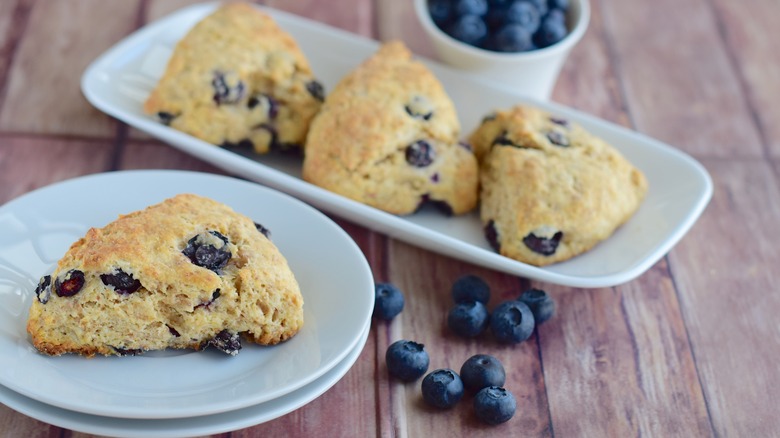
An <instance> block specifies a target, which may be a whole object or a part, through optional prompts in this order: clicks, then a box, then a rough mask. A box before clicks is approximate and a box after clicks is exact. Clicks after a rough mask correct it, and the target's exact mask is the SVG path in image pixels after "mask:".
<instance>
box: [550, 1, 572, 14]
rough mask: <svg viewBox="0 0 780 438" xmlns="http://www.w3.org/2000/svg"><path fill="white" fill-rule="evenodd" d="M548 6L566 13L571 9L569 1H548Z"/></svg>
mask: <svg viewBox="0 0 780 438" xmlns="http://www.w3.org/2000/svg"><path fill="white" fill-rule="evenodd" d="M547 6H548V7H549V8H550V10H552V9H560V10H562V11H565V10H567V9H569V0H547Z"/></svg>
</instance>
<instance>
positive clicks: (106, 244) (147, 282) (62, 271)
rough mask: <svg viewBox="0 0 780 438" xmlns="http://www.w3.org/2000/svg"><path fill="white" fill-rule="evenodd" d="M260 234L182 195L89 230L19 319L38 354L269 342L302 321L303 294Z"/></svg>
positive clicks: (213, 205) (218, 207) (229, 347)
mask: <svg viewBox="0 0 780 438" xmlns="http://www.w3.org/2000/svg"><path fill="white" fill-rule="evenodd" d="M269 236H270V234H269V232H268V230H267V229H266V228H264V227H263V226H261V225H259V224H256V223H254V222H253V221H252V220H251V219H249V218H248V217H246V216H244V215H241V214H239V213H237V212H235V211H233V210H232V209H231V208H230V207H228V206H226V205H224V204H222V203H219V202H217V201H214V200H211V199H209V198H205V197H201V196H197V195H191V194H181V195H177V196H175V197H173V198H170V199H167V200H165V201H163V202H162V203H160V204H156V205H153V206H150V207H148V208H146V209H144V210H141V211H136V212H134V213H130V214H127V215H124V216H120V217H119V218H118V219H117V220H115V221H114V222H111V223H110V224H108V225H106V226H105V227H103V228H99V229H98V228H91V229H90V230H89V231H88V232H87V234H86V235H85V236H84V237H83V238H81V239H79V240H78V241H76V242H75V243H74V244H73V245H72V246H71V247H70V249H69V250H68V251H67V252H66V254H65V255H64V256H63V257H62V259H60V260H59V262H58V263H57V266H56V268H55V270H54V272H53V273H52V274H51V275H47V276H44V277H43V278H42V279H41V280H40V282H39V284H38V287H37V289H36V291H35V295H36V296H35V298H34V299H33V302H32V306H31V308H30V315H29V318H28V321H27V331H28V333H29V334H30V335H31V336H32V342H33V345H34V346H35V347H36V348H37V349H38V350H39V351H41V352H42V353H45V354H49V355H60V354H63V353H78V354H81V355H85V356H94V355H96V354H102V355H107V356H108V355H120V356H124V355H135V354H140V353H142V352H144V351H148V350H161V349H166V348H178V349H195V350H200V349H203V348H207V347H214V348H216V349H218V350H221V351H223V352H225V353H228V354H231V355H235V354H236V353H238V351H239V350H240V349H241V339H246V340H249V341H251V342H255V343H258V344H261V345H273V344H277V343H279V342H282V341H284V340H287V339H289V338H291V337H292V336H294V335H295V334H296V333H297V332H298V330H299V329H300V328H301V327H302V325H303V298H302V296H301V293H300V290H299V286H298V283H297V281H296V279H295V276H294V275H293V273H292V271H291V270H290V268H289V266H288V264H287V261H286V260H285V258H284V256H283V255H282V254H281V253H280V252H279V250H278V249H277V247H276V246H275V245H274V244H273V243H272V242H271V240H270V239H269Z"/></svg>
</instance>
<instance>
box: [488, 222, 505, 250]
mask: <svg viewBox="0 0 780 438" xmlns="http://www.w3.org/2000/svg"><path fill="white" fill-rule="evenodd" d="M485 238H486V239H487V241H488V243H489V244H490V247H491V248H493V250H494V251H496V252H501V243H500V242H499V240H498V230H497V229H496V223H495V222H494V221H493V220H492V219H491V220H489V221H488V223H487V224H486V225H485Z"/></svg>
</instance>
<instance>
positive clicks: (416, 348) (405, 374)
mask: <svg viewBox="0 0 780 438" xmlns="http://www.w3.org/2000/svg"><path fill="white" fill-rule="evenodd" d="M385 362H386V363H387V372H388V373H390V375H391V376H393V377H396V378H397V379H399V380H403V381H405V382H411V381H413V380H417V379H419V378H420V377H421V376H422V375H423V374H425V372H426V371H428V364H429V363H430V358H429V357H428V352H426V351H425V346H424V345H423V344H418V343H416V342H413V341H406V340H400V341H396V342H394V343H392V344H391V345H390V346H389V347H387V352H386V353H385Z"/></svg>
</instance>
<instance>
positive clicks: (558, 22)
mask: <svg viewBox="0 0 780 438" xmlns="http://www.w3.org/2000/svg"><path fill="white" fill-rule="evenodd" d="M557 11H559V10H558V9H554V10H553V11H551V12H550V13H549V14H547V16H546V17H544V19H543V20H542V24H541V25H539V30H537V31H536V33H535V34H534V43H535V44H536V45H537V46H538V47H540V48H541V47H548V46H551V45H553V44H555V43H557V42H558V41H560V40H562V39H563V38H564V37H565V36H566V34H567V33H568V30H567V29H566V20H565V19H563V18H562V17H563V14H562V13H555V12H557Z"/></svg>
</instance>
